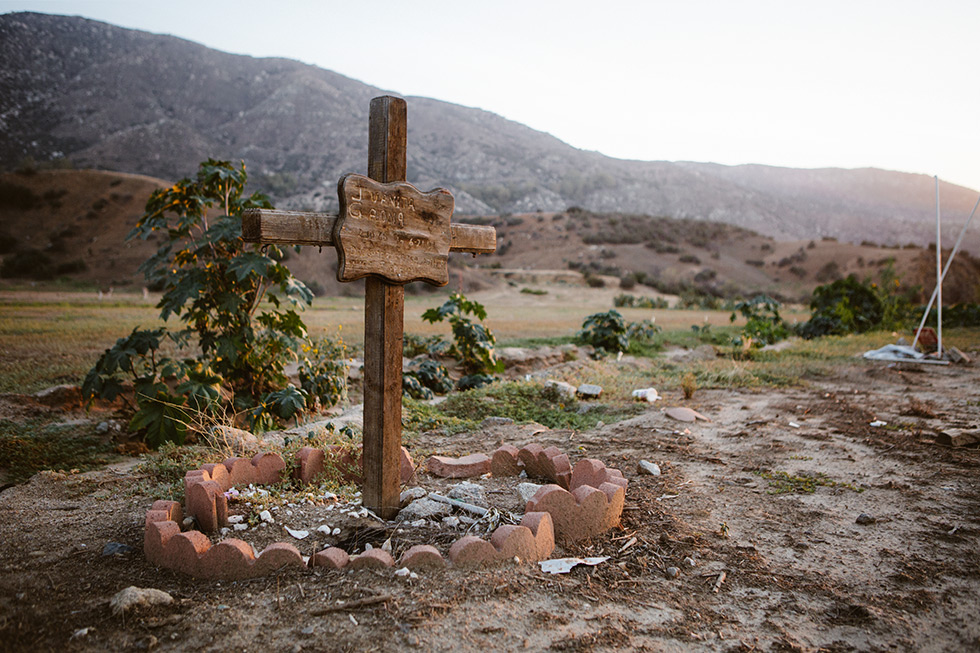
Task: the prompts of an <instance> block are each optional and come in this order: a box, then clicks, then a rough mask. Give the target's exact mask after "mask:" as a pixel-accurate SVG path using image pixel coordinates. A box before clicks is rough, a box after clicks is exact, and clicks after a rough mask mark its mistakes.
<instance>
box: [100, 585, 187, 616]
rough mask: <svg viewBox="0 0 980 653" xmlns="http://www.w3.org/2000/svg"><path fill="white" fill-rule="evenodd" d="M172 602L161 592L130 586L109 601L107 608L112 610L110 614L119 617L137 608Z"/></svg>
mask: <svg viewBox="0 0 980 653" xmlns="http://www.w3.org/2000/svg"><path fill="white" fill-rule="evenodd" d="M173 602H174V597H172V596H170V595H169V594H167V593H166V592H164V591H163V590H158V589H155V588H153V587H146V588H144V587H136V586H133V585H130V586H129V587H127V588H126V589H124V590H121V591H119V592H117V593H116V594H115V595H114V596H113V597H112V598H111V599H110V600H109V607H110V608H112V614H114V615H116V616H119V615H122V614H124V613H125V612H127V611H128V610H131V609H132V608H135V607H137V606H140V607H149V606H153V605H170V604H171V603H173Z"/></svg>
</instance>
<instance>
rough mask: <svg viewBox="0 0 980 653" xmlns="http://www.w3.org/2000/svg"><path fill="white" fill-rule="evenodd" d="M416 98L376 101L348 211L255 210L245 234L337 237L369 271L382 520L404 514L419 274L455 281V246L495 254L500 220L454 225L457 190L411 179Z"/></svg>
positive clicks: (371, 495) (371, 424) (322, 240)
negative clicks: (407, 387) (408, 295)
mask: <svg viewBox="0 0 980 653" xmlns="http://www.w3.org/2000/svg"><path fill="white" fill-rule="evenodd" d="M407 115H408V111H407V107H406V104H405V100H403V99H401V98H396V97H391V96H383V97H377V98H374V99H373V100H371V116H370V123H369V125H370V126H369V137H368V176H367V177H364V176H361V175H354V174H349V175H344V176H343V177H341V179H340V182H339V183H338V184H337V194H338V195H339V198H340V214H339V215H331V214H327V213H311V212H301V211H270V210H265V209H249V210H247V211H245V212H244V213H243V215H242V238H243V239H244V240H245V241H246V242H252V243H268V244H278V245H317V246H323V245H333V246H335V247H336V249H337V253H338V256H339V259H340V265H339V266H338V268H337V280H338V281H353V280H355V279H361V278H365V277H366V279H365V298H364V458H363V460H364V488H363V493H362V501H363V503H364V506H365V507H367V508H369V509H370V510H373V511H374V512H375V513H377V514H378V515H379V516H380V517H381V518H383V519H391V518H393V517H394V516H395V515H396V514H397V513H398V500H399V486H400V465H399V450H400V447H401V434H402V400H401V398H402V338H403V335H404V313H405V288H404V284H406V283H408V282H410V281H425V282H427V283H430V284H433V285H436V286H445V285H446V284H447V283H449V267H448V265H449V252H450V251H454V252H471V253H473V254H490V253H492V252H494V251H496V248H497V233H496V230H495V229H494V228H493V227H484V226H477V225H467V224H452V223H451V218H452V214H453V204H454V200H453V196H452V194H450V193H449V191H447V190H444V189H441V188H438V189H436V190H432V191H429V192H428V193H422V192H420V191H419V190H418V189H417V188H415V187H414V186H412V185H411V184H409V183H406V181H405V179H406V165H405V163H406V151H407V146H406V141H407V133H408V122H407Z"/></svg>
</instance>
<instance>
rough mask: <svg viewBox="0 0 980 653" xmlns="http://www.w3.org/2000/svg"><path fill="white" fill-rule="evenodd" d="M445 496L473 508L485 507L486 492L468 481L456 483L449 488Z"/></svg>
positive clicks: (481, 487)
mask: <svg viewBox="0 0 980 653" xmlns="http://www.w3.org/2000/svg"><path fill="white" fill-rule="evenodd" d="M447 494H448V496H449V498H450V499H456V500H457V501H464V502H466V503H472V504H473V505H475V506H481V507H486V505H487V491H486V490H484V489H483V486H481V485H477V484H476V483H470V482H469V481H463V482H462V483H457V484H456V485H454V486H452V487H451V488H449V492H448V493H447Z"/></svg>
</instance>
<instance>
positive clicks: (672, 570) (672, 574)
mask: <svg viewBox="0 0 980 653" xmlns="http://www.w3.org/2000/svg"><path fill="white" fill-rule="evenodd" d="M680 573H681V570H680V569H678V568H677V567H667V576H668V577H669V578H677V575H678V574H680Z"/></svg>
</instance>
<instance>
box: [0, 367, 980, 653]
mask: <svg viewBox="0 0 980 653" xmlns="http://www.w3.org/2000/svg"><path fill="white" fill-rule="evenodd" d="M978 376H980V375H978V372H977V368H975V367H949V368H934V367H930V368H928V369H924V370H922V369H918V368H909V367H902V366H896V367H885V366H883V365H872V364H868V363H864V362H855V363H854V364H853V365H852V366H849V367H848V368H846V369H842V370H840V374H839V375H838V377H837V378H835V379H834V380H833V381H832V382H829V381H821V382H811V383H809V384H808V385H807V386H805V387H801V388H795V389H788V390H786V389H781V390H766V391H761V392H744V391H699V392H698V393H697V394H696V395H695V397H694V398H693V399H692V400H691V401H690V402H689V404H688V405H690V406H692V407H693V408H696V409H697V410H699V411H701V412H702V413H704V414H705V415H707V416H708V417H710V418H711V420H712V421H711V422H697V423H695V424H682V423H680V422H675V421H672V420H670V419H669V418H667V417H666V416H664V415H663V414H662V413H661V412H660V409H659V407H652V408H650V409H649V410H648V411H647V412H646V413H644V414H643V415H640V416H638V417H636V418H634V419H631V420H629V421H626V422H620V423H618V424H614V425H611V426H607V427H603V428H600V429H597V430H594V431H590V432H586V433H576V432H570V431H554V432H549V433H546V434H543V436H541V437H538V440H539V441H541V442H542V444H546V445H547V444H555V445H557V446H559V447H561V448H563V449H564V450H566V451H568V452H569V454H570V455H572V456H573V457H574V458H578V457H581V456H585V455H588V456H592V457H597V458H600V459H601V460H603V461H605V462H606V463H607V464H608V465H610V466H616V467H619V468H620V469H622V470H623V472H624V473H625V474H626V475H627V477H628V478H629V479H630V486H629V490H628V492H627V497H626V509H625V510H624V513H623V520H622V527H621V528H620V529H618V530H614V531H611V532H609V533H606V534H604V535H602V536H600V537H598V538H595V539H594V540H592V541H589V542H585V543H581V544H579V545H575V546H568V547H562V548H559V549H558V550H556V552H555V557H559V556H564V555H590V556H591V555H608V556H611V557H610V559H609V560H608V561H607V562H605V563H603V564H600V565H598V566H596V567H594V568H584V567H578V568H576V569H574V570H573V571H572V572H571V573H570V574H567V575H561V576H553V575H548V574H544V573H542V572H541V571H540V569H539V568H538V567H537V566H536V565H514V564H507V565H504V566H500V567H497V568H493V569H488V570H477V571H460V570H453V569H447V570H443V571H428V572H425V573H421V574H420V577H419V578H418V579H415V580H407V581H405V580H401V579H399V578H397V577H396V576H395V575H394V574H393V572H392V571H390V570H389V571H384V572H380V571H366V570H365V571H358V572H326V571H324V572H319V571H314V572H311V571H306V572H302V571H295V570H293V571H285V572H282V573H280V574H279V575H277V576H272V577H267V578H261V579H255V580H251V581H245V582H220V583H219V582H207V581H199V580H194V579H191V578H187V577H183V576H180V575H178V574H175V573H173V572H170V571H167V570H163V569H157V568H154V567H152V566H150V565H148V564H147V563H146V562H145V560H144V558H143V555H142V551H141V547H142V533H143V517H144V513H145V511H146V509H147V507H148V506H149V504H150V503H151V500H150V499H149V498H148V497H145V496H142V495H141V493H140V490H139V487H140V486H139V478H138V476H134V473H133V472H132V470H131V469H127V467H129V466H126V465H122V466H117V467H113V468H109V469H106V470H102V471H99V472H92V473H88V474H80V475H74V476H69V477H64V476H60V475H56V474H52V473H43V474H39V475H38V476H35V477H34V478H33V479H32V480H31V481H30V482H29V483H27V484H24V485H21V486H15V487H12V488H9V489H6V490H3V491H2V493H0V515H2V518H0V650H17V651H23V650H52V649H59V650H67V651H75V650H79V651H81V650H92V651H95V650H98V651H103V650H148V649H155V650H181V651H183V650H195V651H231V650H242V651H244V650H254V651H266V650H270V651H279V650H286V651H294V650H295V651H299V650H311V651H314V650H315V651H367V650H388V651H392V650H433V651H455V650H522V649H527V650H570V651H613V650H650V651H687V650H709V651H752V650H763V651H783V650H791V651H797V650H798V651H850V650H858V651H877V650H901V651H908V650H916V651H919V650H922V651H957V650H962V651H967V650H973V651H975V650H978V649H980V620H978V619H977V611H978V607H980V552H978V551H980V547H978V546H977V545H978V534H980V478H978V470H980V451H978V450H977V449H975V448H974V449H950V448H947V447H942V446H939V445H937V444H936V443H935V442H934V433H935V429H937V428H946V427H960V428H974V429H975V428H978V427H980V395H978V390H977V388H980V382H978V381H980V380H978ZM670 399H671V398H668V401H670ZM673 399H674V400H675V401H674V403H679V402H677V401H676V400H677V398H676V397H675V398H673ZM875 420H881V421H884V422H887V424H886V425H884V426H877V427H874V426H871V425H870V423H871V422H873V421H875ZM791 422H792V424H794V425H796V426H793V425H791ZM497 444H498V443H497V441H496V436H492V435H491V436H486V435H481V434H479V433H470V434H461V435H459V436H454V437H452V438H448V439H447V438H444V437H436V436H429V437H428V438H426V437H423V438H422V440H421V441H419V442H418V443H417V444H416V446H417V447H418V448H420V449H422V448H425V449H428V450H446V451H451V450H453V449H455V448H459V449H465V448H471V447H474V446H479V447H482V448H483V449H485V450H486V451H491V450H492V449H493V448H495V447H496V445H497ZM513 444H517V445H520V444H523V442H514V443H513ZM641 459H645V460H650V461H654V462H657V463H658V464H659V465H660V467H661V468H662V470H663V474H662V475H661V476H641V475H639V474H638V473H637V471H636V470H637V463H638V461H639V460H641ZM780 472H783V473H785V474H786V475H787V476H788V477H795V478H799V477H800V476H799V475H801V474H809V475H814V474H817V473H820V474H824V475H825V477H821V478H824V481H823V482H824V483H825V484H824V485H818V486H816V487H815V491H813V492H812V493H801V492H784V493H776V492H777V488H776V487H774V486H772V485H771V483H772V482H775V481H776V480H778V476H779V473H780ZM422 483H423V484H429V485H433V484H434V481H433V480H432V479H428V478H423V479H422ZM497 489H498V490H501V491H500V492H499V493H498V494H499V496H501V497H510V495H509V494H507V492H506V491H505V490H506V488H497ZM498 494H493V493H492V494H491V495H490V496H491V502H492V501H493V500H494V499H493V498H492V497H495V496H498ZM501 500H502V501H505V502H507V503H506V505H504V506H502V507H504V508H505V509H512V508H513V505H514V500H513V498H512V497H510V498H505V499H501ZM862 513H864V514H866V515H869V516H871V517H872V518H873V522H872V523H857V521H856V520H857V518H858V516H859V515H861V514H862ZM862 521H863V520H862ZM440 528H448V527H435V526H432V527H430V528H429V529H428V530H424V529H423V531H418V532H412V533H410V531H411V529H408V528H404V527H403V528H402V532H401V533H398V532H397V530H396V528H395V527H394V526H392V527H390V528H388V529H380V528H376V529H375V531H376V532H375V533H374V534H373V537H374V539H375V541H377V540H378V539H380V538H384V537H387V536H389V535H390V536H392V539H393V541H394V542H396V548H397V547H398V546H404V545H405V543H407V542H408V541H410V540H413V539H418V538H424V539H427V540H429V541H432V542H434V543H436V544H437V545H439V546H440V547H443V548H445V546H446V543H448V542H451V541H452V539H454V537H456V534H454V533H451V532H448V531H446V530H440ZM633 538H635V542H634V541H633ZM279 539H282V540H288V539H289V537H288V536H287V535H286V534H284V533H282V534H281V538H279ZM109 541H114V542H121V543H124V544H128V545H131V546H133V547H135V550H134V551H133V552H130V553H126V554H117V555H115V556H103V555H102V549H103V547H104V545H105V544H106V543H107V542H109ZM630 542H633V543H632V544H630ZM627 545H629V546H627ZM305 546H307V544H303V545H302V547H305ZM302 547H301V548H302ZM671 567H676V568H677V569H678V570H679V573H678V574H677V576H676V577H671V576H670V575H669V574H668V573H667V572H668V568H671ZM130 585H135V586H138V587H153V588H158V589H161V590H164V591H166V592H168V593H170V594H171V595H172V596H173V597H174V599H175V601H174V603H173V604H171V605H169V606H161V607H155V608H149V609H138V610H135V611H132V612H129V613H127V614H126V615H124V616H122V617H117V616H113V614H112V613H111V611H110V609H109V607H108V601H109V599H110V598H111V597H112V596H113V595H114V594H115V593H116V592H118V591H119V590H121V589H123V588H125V587H128V586H130ZM377 597H381V598H380V599H378V598H377ZM386 597H387V598H386ZM362 599H368V601H367V603H368V604H367V605H362V606H361V607H354V608H347V609H338V608H339V607H340V606H339V605H338V601H357V600H362ZM371 599H375V601H374V602H371ZM85 629H87V630H85Z"/></svg>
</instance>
